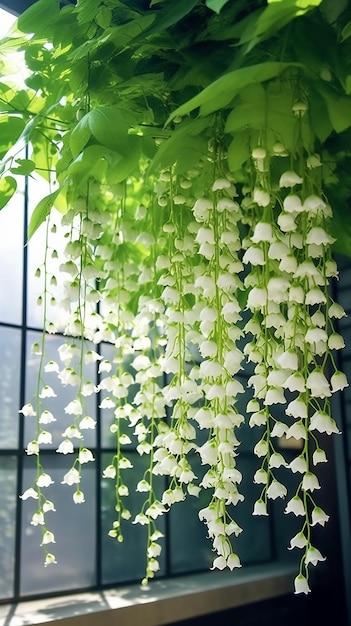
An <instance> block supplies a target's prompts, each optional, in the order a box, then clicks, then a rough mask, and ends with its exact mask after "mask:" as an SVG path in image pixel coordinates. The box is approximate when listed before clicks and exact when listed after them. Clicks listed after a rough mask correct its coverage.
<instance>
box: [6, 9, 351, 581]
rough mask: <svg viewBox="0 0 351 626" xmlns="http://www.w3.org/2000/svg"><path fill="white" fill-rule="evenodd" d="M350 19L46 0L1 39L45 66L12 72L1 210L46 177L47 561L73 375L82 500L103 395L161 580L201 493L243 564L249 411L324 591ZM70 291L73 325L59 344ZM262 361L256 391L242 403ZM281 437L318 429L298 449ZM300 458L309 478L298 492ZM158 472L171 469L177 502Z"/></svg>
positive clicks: (212, 531) (41, 477)
mask: <svg viewBox="0 0 351 626" xmlns="http://www.w3.org/2000/svg"><path fill="white" fill-rule="evenodd" d="M350 25H351V13H350V8H349V6H348V3H347V2H344V1H342V0H339V1H337V2H335V1H332V0H323V1H321V0H310V1H309V0H271V1H269V0H268V2H265V1H264V0H251V1H250V2H247V1H246V0H207V1H205V0H177V2H172V1H171V0H151V1H148V0H132V1H131V0H128V1H127V0H125V1H123V0H79V1H78V2H77V3H76V4H74V3H72V4H67V3H66V4H65V5H64V6H61V5H60V3H59V1H58V0H38V1H37V2H36V3H35V4H34V5H33V6H31V7H30V8H29V9H28V10H27V11H26V12H25V13H24V14H23V15H21V16H20V17H19V19H18V22H17V25H16V28H14V29H13V30H12V32H10V33H9V35H8V36H7V37H6V38H4V39H3V40H2V41H1V43H0V53H1V59H2V61H1V62H2V64H3V67H4V70H5V69H6V64H7V57H8V55H9V54H10V53H12V52H13V51H15V50H16V51H21V52H22V54H23V55H24V61H25V64H26V67H27V74H26V77H25V81H24V85H23V86H22V87H21V88H20V89H19V88H18V86H16V85H14V84H13V83H12V82H11V79H10V78H8V79H7V78H6V75H5V76H4V78H3V79H2V80H1V83H0V124H1V132H0V149H1V154H0V156H1V180H0V207H1V208H2V207H3V206H5V205H6V204H7V202H8V200H9V199H10V198H11V197H12V196H13V194H15V193H16V186H17V180H18V178H19V177H21V176H33V177H34V176H40V177H42V179H43V181H45V186H44V185H43V188H45V189H47V191H46V192H45V194H44V195H43V197H42V198H41V199H40V201H39V202H38V203H37V205H36V207H35V208H34V210H33V212H32V215H31V220H30V224H29V231H28V237H29V238H31V237H32V236H33V235H34V233H35V232H36V230H37V229H38V228H39V227H40V226H42V225H43V224H44V223H45V229H46V238H45V241H46V244H45V249H44V250H43V264H42V265H41V266H40V267H38V269H37V275H38V276H40V277H41V279H42V284H43V292H42V294H41V295H40V297H39V299H38V304H39V306H40V307H41V310H42V314H43V327H44V332H43V335H42V339H41V341H40V343H36V344H34V346H33V347H32V351H33V352H34V353H35V354H37V355H38V357H39V366H38V374H37V389H36V392H35V394H34V396H33V397H32V398H28V401H27V403H26V404H25V405H24V406H23V408H22V410H21V413H23V415H24V416H26V419H28V420H34V421H35V422H36V427H35V435H34V437H33V439H32V440H31V441H29V442H28V444H27V450H26V451H27V454H29V455H33V457H34V460H35V462H36V477H35V480H34V482H33V484H32V485H28V488H27V489H26V490H25V492H24V493H23V494H22V496H21V497H22V499H23V500H25V499H27V498H34V499H35V500H36V501H37V510H36V512H35V514H34V515H33V518H32V524H33V525H35V526H39V527H40V528H41V530H42V545H43V549H44V552H45V565H49V564H52V563H56V558H55V556H54V554H53V552H52V551H51V550H52V544H53V543H54V542H55V538H54V534H53V533H52V531H51V530H50V515H52V513H51V511H53V510H54V509H55V505H54V503H53V502H52V501H50V500H48V498H47V497H46V488H47V487H48V486H49V485H50V484H51V483H52V479H51V477H50V475H49V474H48V473H47V472H46V470H45V467H44V461H43V459H42V457H41V454H40V450H41V448H42V447H43V446H44V447H45V445H48V444H51V443H52V433H51V425H52V423H54V422H55V421H56V420H59V419H60V416H59V415H54V414H53V413H52V412H51V411H50V410H49V409H48V406H50V405H48V404H47V398H50V397H52V396H54V395H56V394H59V393H65V391H64V390H61V386H62V387H63V388H65V387H67V386H71V387H72V388H73V389H74V390H75V396H74V399H73V400H71V401H70V402H69V403H68V404H67V405H66V407H65V414H66V416H69V419H70V421H71V423H70V425H69V426H68V427H67V428H66V429H65V430H64V432H63V435H62V442H61V443H60V444H59V446H58V449H57V452H58V454H64V455H67V458H68V459H71V461H70V462H69V463H68V465H67V473H66V474H65V475H64V476H63V479H62V482H63V483H64V484H66V485H68V486H70V487H71V488H73V500H74V502H75V503H77V504H80V503H83V502H84V500H85V496H84V493H83V491H82V490H81V477H82V474H83V473H84V465H85V464H86V463H90V462H93V461H94V457H93V453H92V451H91V450H90V449H89V448H88V447H87V445H86V439H85V434H86V432H87V430H89V429H93V428H95V420H94V419H92V417H90V416H89V414H87V408H86V405H87V398H88V397H89V396H91V395H94V394H96V393H98V394H100V396H99V397H101V404H100V406H101V408H103V409H104V408H108V409H109V410H111V411H112V412H113V415H114V420H113V423H112V425H111V433H112V435H113V436H114V438H115V442H116V450H115V453H114V454H113V456H112V458H111V460H110V463H109V465H108V466H107V467H106V468H105V469H104V471H103V476H104V478H105V479H106V480H110V481H113V482H114V484H115V503H114V505H115V520H114V521H113V524H112V527H111V529H110V531H109V534H110V535H111V537H112V538H115V539H117V540H120V541H121V540H123V527H124V524H126V523H128V520H130V518H131V517H132V516H131V513H130V511H129V509H128V488H127V486H126V484H125V475H126V472H128V471H129V469H130V468H131V466H132V465H131V461H130V459H129V458H128V452H126V450H128V445H130V443H131V437H132V436H134V437H136V438H137V442H138V444H137V451H138V453H139V454H140V455H145V457H147V458H148V464H147V469H146V471H145V472H144V473H143V475H141V476H139V477H138V478H137V480H136V490H137V491H138V492H141V493H143V494H144V503H143V505H142V508H141V510H140V512H139V513H138V514H137V515H136V517H135V518H134V519H131V520H130V521H131V522H132V523H135V524H142V525H145V526H146V527H147V545H146V553H147V564H146V573H145V579H144V582H145V583H147V582H148V580H149V579H151V578H153V576H154V575H155V573H156V572H157V571H158V569H159V560H158V557H159V555H160V553H161V542H160V539H161V537H162V534H161V532H160V530H159V529H158V522H159V518H160V516H162V515H164V514H165V513H166V512H167V511H168V510H169V509H170V508H171V506H172V504H173V503H175V502H180V501H182V500H184V499H185V498H186V497H188V496H189V497H194V496H195V497H196V496H198V495H199V492H200V491H201V490H209V494H210V498H209V504H208V506H206V507H205V508H203V509H201V510H200V513H199V516H200V519H201V520H203V521H204V523H205V524H206V525H207V528H208V536H209V538H210V541H211V543H212V548H213V550H214V553H215V558H214V561H213V568H219V569H224V568H225V567H229V568H230V569H233V568H235V567H240V565H241V564H240V555H238V554H237V553H236V547H235V537H236V536H237V535H239V534H240V533H241V532H242V529H241V528H240V527H239V525H238V524H237V522H236V521H235V519H234V517H233V515H232V510H233V507H232V505H237V504H238V506H240V502H241V501H242V500H243V498H244V494H242V493H241V491H240V489H241V487H240V483H241V479H242V476H241V473H240V471H239V469H238V468H237V464H236V460H237V456H238V455H240V426H241V424H243V423H244V422H246V423H248V424H249V426H250V427H252V428H254V429H257V433H258V434H257V438H256V440H257V443H256V445H255V446H254V449H253V454H254V455H255V456H256V457H257V471H256V473H255V474H254V476H253V481H254V483H256V484H258V485H260V486H261V492H260V495H259V497H258V498H257V501H256V503H255V505H254V509H253V515H268V514H269V511H270V501H271V500H274V499H276V498H286V508H285V513H286V514H293V515H295V516H297V517H299V518H300V520H301V528H300V530H299V532H298V533H297V535H295V536H294V537H293V538H292V539H291V545H290V548H297V549H299V550H300V555H301V557H300V564H299V566H298V567H297V573H296V578H295V591H296V593H301V592H302V593H308V592H309V591H310V588H309V582H308V580H309V568H310V566H311V565H313V566H314V565H316V564H317V563H318V561H321V560H324V559H325V556H323V555H322V554H321V552H320V551H319V549H318V547H317V546H315V545H314V543H313V534H312V527H313V526H315V525H318V524H319V525H322V526H324V524H325V523H326V522H327V521H328V519H329V516H328V515H327V513H326V512H324V511H323V510H322V509H321V507H320V506H319V504H318V496H316V495H315V494H316V492H317V491H318V489H319V488H320V484H319V479H318V477H317V473H316V472H317V470H316V469H315V468H316V466H317V465H318V464H319V463H323V462H326V461H327V458H326V454H325V452H324V450H323V448H322V444H321V440H322V439H321V437H320V434H321V433H322V434H325V433H327V434H332V433H336V434H337V433H339V430H338V426H337V424H336V422H335V420H334V418H333V416H332V413H331V398H332V394H334V393H336V392H339V391H342V390H343V389H344V388H345V387H346V386H347V384H348V383H347V379H346V376H345V374H344V373H343V372H341V371H339V370H338V366H337V360H336V358H335V351H337V350H339V349H341V348H343V346H344V342H343V339H342V337H341V336H340V335H339V334H338V332H337V329H336V320H338V319H339V318H341V317H343V316H344V315H345V312H344V310H343V308H342V307H341V306H340V305H339V304H338V303H337V302H335V301H334V299H333V296H332V290H331V285H332V282H333V281H334V280H335V279H337V276H338V269H337V265H336V262H335V259H334V253H335V252H339V253H342V254H347V255H351V243H350V242H351V238H350V228H351V218H350V212H349V205H348V203H349V197H350V178H349V176H348V174H347V172H348V170H349V164H350V145H351V141H350V139H351V132H350V127H351V106H350V105H351V99H350V93H351V65H350V60H351V55H350V35H351V27H350ZM24 145H26V146H27V148H26V149H27V153H26V155H25V156H23V147H24ZM60 215H61V217H58V216H60ZM58 221H61V225H60V229H61V230H63V232H64V236H65V247H64V251H63V252H62V253H58V252H57V250H56V248H55V247H54V243H52V242H53V241H54V238H55V231H56V229H57V224H58ZM58 256H59V258H58V266H57V267H58V270H57V273H55V272H54V271H52V269H51V265H50V262H51V260H52V258H55V257H58ZM58 282H59V284H60V285H61V286H62V289H59V290H58V292H57V293H56V292H55V289H56V285H57V283H58ZM55 294H56V295H55ZM54 301H57V305H56V306H57V307H59V308H60V309H61V310H62V317H61V327H60V328H59V330H62V331H63V335H64V336H63V340H62V345H61V346H60V349H59V352H58V355H57V360H50V359H49V358H48V357H47V337H48V335H47V333H48V332H56V328H55V324H54V323H53V321H52V320H51V319H50V315H49V313H48V311H49V310H50V306H51V304H52V303H53V302H54ZM101 342H105V343H106V342H107V343H108V344H109V345H110V348H111V350H110V352H109V357H108V358H106V357H103V356H102V352H101V350H100V344H101ZM246 362H247V363H249V365H250V367H251V368H252V374H251V375H250V376H249V378H248V387H249V389H250V391H251V399H250V401H249V402H248V404H247V407H246V410H245V412H240V411H239V409H238V399H239V397H240V394H242V393H243V392H244V387H243V385H242V382H240V381H239V380H238V377H237V374H238V372H239V371H240V370H241V369H243V368H245V363H246ZM91 363H95V364H97V366H98V371H99V382H98V385H95V383H92V382H91V380H90V378H89V371H90V370H89V366H90V364H91ZM44 372H45V373H50V372H51V375H52V377H53V379H52V380H53V383H52V386H51V385H50V386H49V385H47V384H44V383H43V373H44ZM55 375H56V377H57V380H55ZM277 406H278V407H279V409H280V412H279V415H281V413H282V411H281V409H282V408H283V410H284V415H285V417H284V419H283V420H282V419H281V417H279V418H278V417H277V412H276V407H277ZM166 418H167V419H166ZM199 431H202V433H201V434H202V437H201V440H199V438H198V432H199ZM131 433H132V434H131ZM282 437H285V438H286V439H293V440H297V441H299V442H301V446H300V448H299V449H298V451H297V453H296V456H295V458H294V459H293V461H292V462H290V463H288V462H287V461H286V459H285V458H284V454H283V452H282V449H281V448H280V446H279V442H280V441H281V438H282ZM200 441H201V442H200ZM194 453H196V454H198V455H199V457H200V459H201V462H202V465H203V466H204V469H205V473H204V475H203V476H202V477H201V479H200V478H198V477H197V476H196V474H195V471H194V468H193V466H192V458H193V455H194ZM281 467H283V468H285V471H286V472H289V471H290V472H293V473H294V474H296V476H298V477H299V478H298V480H297V481H296V485H297V487H296V491H295V492H294V493H288V489H287V487H286V485H285V484H284V482H283V479H282V478H281V476H284V474H283V473H281V472H280V470H279V468H281ZM277 469H278V470H279V471H278V472H277ZM157 475H163V476H167V477H168V478H169V481H168V482H169V486H168V488H167V490H166V491H164V493H163V494H161V495H160V494H158V493H157V491H156V489H155V477H156V476H157ZM69 493H72V491H71V492H69ZM129 523H130V522H129Z"/></svg>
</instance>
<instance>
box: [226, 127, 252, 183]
mask: <svg viewBox="0 0 351 626" xmlns="http://www.w3.org/2000/svg"><path fill="white" fill-rule="evenodd" d="M249 157H250V133H249V132H248V131H243V132H241V133H238V134H237V135H235V137H234V139H233V141H232V142H231V144H230V145H229V148H228V165H229V169H230V171H231V172H233V173H235V172H237V171H239V170H240V169H241V167H242V165H243V164H244V163H245V161H247V159H248V158H249Z"/></svg>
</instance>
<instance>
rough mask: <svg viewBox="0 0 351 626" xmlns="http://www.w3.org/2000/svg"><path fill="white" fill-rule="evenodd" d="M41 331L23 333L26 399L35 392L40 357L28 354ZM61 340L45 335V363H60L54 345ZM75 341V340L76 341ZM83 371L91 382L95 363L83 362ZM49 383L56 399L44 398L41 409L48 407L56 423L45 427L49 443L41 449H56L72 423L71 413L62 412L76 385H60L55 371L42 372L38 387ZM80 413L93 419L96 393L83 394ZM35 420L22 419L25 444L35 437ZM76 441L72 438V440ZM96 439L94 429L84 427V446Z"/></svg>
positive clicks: (30, 398)
mask: <svg viewBox="0 0 351 626" xmlns="http://www.w3.org/2000/svg"><path fill="white" fill-rule="evenodd" d="M40 338H41V333H35V332H29V333H28V336H27V340H28V343H27V370H26V402H31V401H33V398H35V394H36V388H37V378H38V367H39V363H40V356H37V355H35V354H32V353H31V347H32V345H33V344H34V343H35V342H39V341H40ZM63 342H64V338H63V337H60V336H55V335H47V337H46V345H45V350H46V359H45V363H46V362H47V361H49V360H53V361H56V362H58V364H59V366H60V368H61V369H62V368H63V367H64V366H63V365H62V363H61V361H60V360H59V354H58V351H57V350H58V347H59V346H60V345H61V344H62V343H63ZM75 343H76V344H78V343H79V342H78V341H76V342H75ZM84 371H85V374H86V377H87V380H90V381H92V382H94V381H95V366H94V365H93V364H92V365H86V366H85V370H84ZM44 385H49V386H50V387H52V388H53V389H54V391H55V392H56V393H57V397H56V398H44V399H43V401H42V406H41V411H42V410H48V411H51V413H53V415H54V416H56V417H57V421H56V422H52V423H50V424H48V427H47V428H46V427H45V429H46V430H49V431H50V432H51V433H52V436H53V443H52V445H51V446H45V448H55V449H56V448H57V446H58V445H59V443H60V442H61V441H62V433H63V431H64V430H65V429H66V428H67V427H68V426H70V425H71V424H72V421H74V417H75V416H74V415H67V414H66V413H65V406H67V404H68V403H69V402H70V401H71V400H73V399H74V398H75V397H76V393H77V387H71V386H69V385H67V386H65V387H63V386H62V384H61V381H60V380H58V378H57V374H56V373H55V372H43V373H42V377H41V383H40V387H42V386H44ZM84 415H89V416H90V417H92V418H93V419H96V417H95V416H96V396H95V394H93V395H92V396H87V397H85V398H84ZM35 427H36V420H35V418H33V417H27V418H26V421H25V444H27V442H28V441H31V440H32V439H33V438H34V437H35ZM76 441H77V440H74V442H76ZM95 441H96V431H95V430H91V429H87V430H84V445H86V446H87V447H94V446H95Z"/></svg>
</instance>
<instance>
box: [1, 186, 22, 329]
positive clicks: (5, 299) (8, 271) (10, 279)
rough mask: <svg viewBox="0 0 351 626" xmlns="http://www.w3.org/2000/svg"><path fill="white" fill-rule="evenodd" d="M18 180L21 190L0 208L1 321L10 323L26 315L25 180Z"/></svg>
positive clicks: (18, 320) (18, 321)
mask: <svg viewBox="0 0 351 626" xmlns="http://www.w3.org/2000/svg"><path fill="white" fill-rule="evenodd" d="M18 184H19V187H18V191H17V192H16V194H15V195H14V197H13V198H12V199H11V200H10V202H9V204H8V205H7V206H5V207H4V208H3V209H2V210H1V211H0V285H1V298H0V321H1V322H8V323H10V324H20V323H21V317H22V264H23V220H24V208H23V205H24V195H23V188H22V189H21V188H20V184H21V181H19V183H18ZM22 186H23V181H22Z"/></svg>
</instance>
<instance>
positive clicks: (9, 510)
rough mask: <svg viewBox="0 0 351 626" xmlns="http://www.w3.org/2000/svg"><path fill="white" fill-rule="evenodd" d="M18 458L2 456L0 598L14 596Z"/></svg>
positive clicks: (0, 478) (0, 460) (0, 457)
mask: <svg viewBox="0 0 351 626" xmlns="http://www.w3.org/2000/svg"><path fill="white" fill-rule="evenodd" d="M16 474H17V469H16V459H15V458H14V457H8V456H7V457H4V456H0V568H1V576H0V598H1V599H5V598H10V597H11V596H13V582H14V567H15V532H16V526H15V524H14V520H15V519H16V504H17V497H16Z"/></svg>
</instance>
